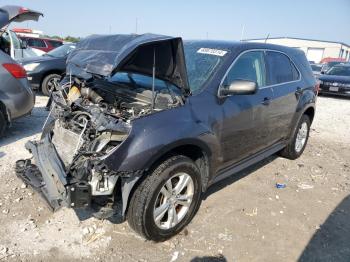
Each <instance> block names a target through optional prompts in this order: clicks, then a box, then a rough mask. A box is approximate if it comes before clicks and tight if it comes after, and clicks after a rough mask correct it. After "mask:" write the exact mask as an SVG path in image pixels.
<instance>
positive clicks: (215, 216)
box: [0, 96, 350, 261]
mask: <svg viewBox="0 0 350 262" xmlns="http://www.w3.org/2000/svg"><path fill="white" fill-rule="evenodd" d="M46 101H47V99H46V98H45V97H42V96H38V97H37V103H36V107H35V109H34V111H33V114H32V115H31V116H28V117H25V118H22V119H19V120H18V121H16V122H14V123H13V126H12V127H11V128H10V130H9V131H8V132H7V135H6V136H5V137H4V138H2V139H1V140H0V177H1V181H2V183H1V184H0V223H1V225H2V226H1V227H0V261H4V260H9V261H66V260H69V261H74V260H84V261H99V260H101V261H119V260H123V261H212V260H215V261H296V260H298V259H300V260H302V261H310V260H311V261H312V260H316V261H322V260H324V261H330V260H333V261H350V246H349V243H350V223H349V221H350V196H349V189H350V99H342V98H334V97H319V99H318V105H317V112H316V117H315V120H314V123H313V125H312V131H311V134H310V140H309V143H308V146H307V148H306V150H305V152H304V154H303V156H302V157H301V158H299V159H298V160H296V161H290V160H286V159H283V158H280V157H277V156H272V157H270V158H269V159H267V160H265V161H263V162H261V163H259V164H257V165H255V166H254V167H252V168H250V169H249V170H245V171H244V172H241V173H239V174H237V175H235V176H233V177H232V178H229V179H226V180H224V181H222V182H220V183H219V184H217V185H215V186H213V187H211V188H210V189H209V192H208V193H207V194H206V196H205V199H204V200H203V202H202V206H201V208H200V210H199V212H198V214H197V215H196V217H195V218H194V220H193V221H192V223H191V224H190V225H189V226H188V227H187V228H186V229H185V230H184V231H183V232H182V233H181V234H179V235H178V236H176V237H174V238H172V239H171V240H169V241H166V242H163V243H153V242H150V241H145V240H143V239H141V238H140V237H138V236H137V235H136V234H134V233H133V231H132V230H131V229H130V228H129V227H128V225H127V223H122V224H112V223H110V222H109V221H100V220H97V219H94V218H87V219H84V220H82V221H81V220H79V219H78V218H77V216H76V214H75V212H74V211H73V210H70V209H61V210H60V211H58V212H56V213H54V214H53V213H51V212H50V211H48V210H47V209H46V207H45V205H44V204H43V203H42V202H41V200H40V199H39V197H38V196H37V195H36V194H34V193H33V192H32V191H31V189H29V188H26V187H25V185H24V184H22V183H21V181H20V180H19V179H17V178H16V176H15V173H14V170H13V166H14V163H15V161H16V160H18V159H21V158H26V157H29V154H28V153H27V152H26V150H25V149H24V144H25V142H26V141H28V140H30V139H36V138H38V137H39V135H40V131H41V127H42V124H43V122H44V121H45V117H46V116H47V112H46V111H45V110H44V106H45V103H46ZM277 182H278V183H286V185H287V187H286V188H284V189H277V188H275V184H276V183H277Z"/></svg>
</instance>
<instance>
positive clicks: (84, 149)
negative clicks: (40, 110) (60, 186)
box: [44, 78, 183, 196]
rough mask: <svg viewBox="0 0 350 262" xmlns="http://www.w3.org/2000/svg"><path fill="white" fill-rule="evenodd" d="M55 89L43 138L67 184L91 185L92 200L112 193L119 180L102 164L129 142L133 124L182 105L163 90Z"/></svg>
mask: <svg viewBox="0 0 350 262" xmlns="http://www.w3.org/2000/svg"><path fill="white" fill-rule="evenodd" d="M57 89H58V91H56V92H54V93H52V97H51V99H52V103H51V110H50V116H51V117H53V120H52V121H47V123H46V125H45V127H44V130H46V132H45V131H44V134H45V133H46V134H47V133H49V134H50V137H51V141H52V144H53V145H54V146H55V149H56V151H57V154H58V155H59V157H60V158H61V160H62V162H63V164H64V166H65V171H66V174H67V178H68V179H69V180H70V182H71V183H74V182H77V183H80V182H82V181H83V182H86V183H88V184H90V186H91V189H92V195H93V196H94V195H95V196H101V195H110V194H111V193H112V191H113V188H114V186H115V183H116V182H117V177H118V176H117V175H116V174H115V173H114V172H112V171H110V170H108V169H107V168H106V166H104V164H103V161H102V160H103V158H104V157H106V156H107V155H108V154H110V153H112V152H113V151H114V150H115V149H116V148H117V147H118V145H120V144H121V143H122V142H123V141H124V140H125V139H126V138H127V137H128V135H129V133H130V130H131V126H132V121H133V120H135V119H137V118H140V117H144V116H147V115H149V114H152V113H156V112H159V111H162V110H166V109H169V108H173V107H176V106H179V105H181V104H183V98H182V97H181V96H180V95H179V94H176V93H175V92H173V91H170V90H169V89H167V88H165V89H160V90H159V89H158V91H157V92H155V93H154V94H152V91H151V90H147V89H145V88H142V87H140V86H137V85H134V86H133V87H131V86H128V85H125V84H116V83H109V82H108V81H106V80H104V79H94V80H91V79H90V80H81V79H78V78H74V79H71V80H69V81H66V82H65V81H63V82H62V84H61V85H60V86H59V87H58V88H57ZM153 99H154V102H152V100H153Z"/></svg>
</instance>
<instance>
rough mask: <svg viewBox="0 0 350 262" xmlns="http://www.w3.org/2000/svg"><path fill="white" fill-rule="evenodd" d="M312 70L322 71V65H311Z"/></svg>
mask: <svg viewBox="0 0 350 262" xmlns="http://www.w3.org/2000/svg"><path fill="white" fill-rule="evenodd" d="M311 68H312V71H316V72H320V71H321V69H322V66H319V65H311Z"/></svg>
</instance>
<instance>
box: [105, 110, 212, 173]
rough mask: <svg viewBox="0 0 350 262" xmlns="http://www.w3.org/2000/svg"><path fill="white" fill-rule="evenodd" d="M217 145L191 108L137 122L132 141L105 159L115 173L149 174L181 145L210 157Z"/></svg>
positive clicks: (128, 139) (164, 113)
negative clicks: (195, 118)
mask: <svg viewBox="0 0 350 262" xmlns="http://www.w3.org/2000/svg"><path fill="white" fill-rule="evenodd" d="M217 144H218V141H217V139H216V137H215V135H214V134H213V133H211V131H210V130H209V128H207V127H206V126H205V125H204V124H203V123H201V122H198V121H195V120H194V119H193V117H192V115H191V113H190V110H188V105H184V106H182V107H179V108H174V109H171V110H166V111H162V112H158V113H154V114H152V115H149V116H147V117H143V118H140V119H137V120H135V121H134V122H133V123H132V130H131V133H130V135H129V137H128V138H127V139H126V140H125V141H124V142H123V143H122V144H121V145H120V147H119V148H118V149H117V150H116V151H115V152H114V153H113V154H112V155H110V156H108V157H107V158H106V159H105V164H106V166H107V167H108V168H109V169H110V170H114V171H137V170H147V169H148V168H149V167H150V166H151V165H152V164H153V163H154V162H155V161H156V160H157V159H159V158H160V157H161V156H162V155H164V154H166V153H167V152H169V151H171V150H172V149H174V148H176V147H178V146H182V145H195V146H198V147H200V148H202V149H203V150H204V151H205V153H206V154H207V155H208V156H211V155H212V154H213V152H212V150H211V148H212V147H215V145H217Z"/></svg>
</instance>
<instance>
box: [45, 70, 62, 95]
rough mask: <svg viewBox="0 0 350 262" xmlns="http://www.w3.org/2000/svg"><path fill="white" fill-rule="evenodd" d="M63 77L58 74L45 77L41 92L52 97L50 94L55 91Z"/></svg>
mask: <svg viewBox="0 0 350 262" xmlns="http://www.w3.org/2000/svg"><path fill="white" fill-rule="evenodd" d="M60 79H61V76H60V75H58V74H49V75H47V76H45V78H44V79H43V82H42V84H41V91H42V92H43V94H44V95H46V96H50V94H51V93H52V92H53V91H55V83H58V82H59V81H60Z"/></svg>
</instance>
